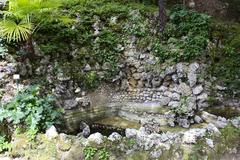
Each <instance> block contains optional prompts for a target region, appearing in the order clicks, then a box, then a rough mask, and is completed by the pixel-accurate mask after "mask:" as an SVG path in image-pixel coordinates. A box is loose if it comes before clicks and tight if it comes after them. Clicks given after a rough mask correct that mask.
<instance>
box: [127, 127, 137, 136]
mask: <svg viewBox="0 0 240 160" xmlns="http://www.w3.org/2000/svg"><path fill="white" fill-rule="evenodd" d="M125 135H126V137H127V138H134V137H136V135H137V130H136V129H131V128H127V129H126V130H125Z"/></svg>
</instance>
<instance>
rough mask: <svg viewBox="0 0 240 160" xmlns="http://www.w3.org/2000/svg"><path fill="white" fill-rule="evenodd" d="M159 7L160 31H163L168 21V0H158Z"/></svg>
mask: <svg viewBox="0 0 240 160" xmlns="http://www.w3.org/2000/svg"><path fill="white" fill-rule="evenodd" d="M158 7H159V22H160V33H163V31H164V29H165V26H166V22H167V14H166V0H158Z"/></svg>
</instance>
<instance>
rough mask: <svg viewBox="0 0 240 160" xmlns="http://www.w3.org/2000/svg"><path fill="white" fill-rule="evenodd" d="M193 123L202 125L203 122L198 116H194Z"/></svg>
mask: <svg viewBox="0 0 240 160" xmlns="http://www.w3.org/2000/svg"><path fill="white" fill-rule="evenodd" d="M194 122H195V123H197V124H199V123H202V122H203V120H202V118H201V117H199V116H198V115H195V116H194Z"/></svg>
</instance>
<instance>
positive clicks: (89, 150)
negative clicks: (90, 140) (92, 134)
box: [83, 146, 97, 160]
mask: <svg viewBox="0 0 240 160" xmlns="http://www.w3.org/2000/svg"><path fill="white" fill-rule="evenodd" d="M83 152H84V159H85V160H92V158H93V156H94V155H95V154H96V153H97V148H94V147H90V146H88V147H86V148H84V151H83Z"/></svg>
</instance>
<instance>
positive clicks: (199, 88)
mask: <svg viewBox="0 0 240 160" xmlns="http://www.w3.org/2000/svg"><path fill="white" fill-rule="evenodd" d="M202 91H203V87H202V85H198V86H196V87H194V88H193V94H194V95H199V94H200V93H202Z"/></svg>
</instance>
